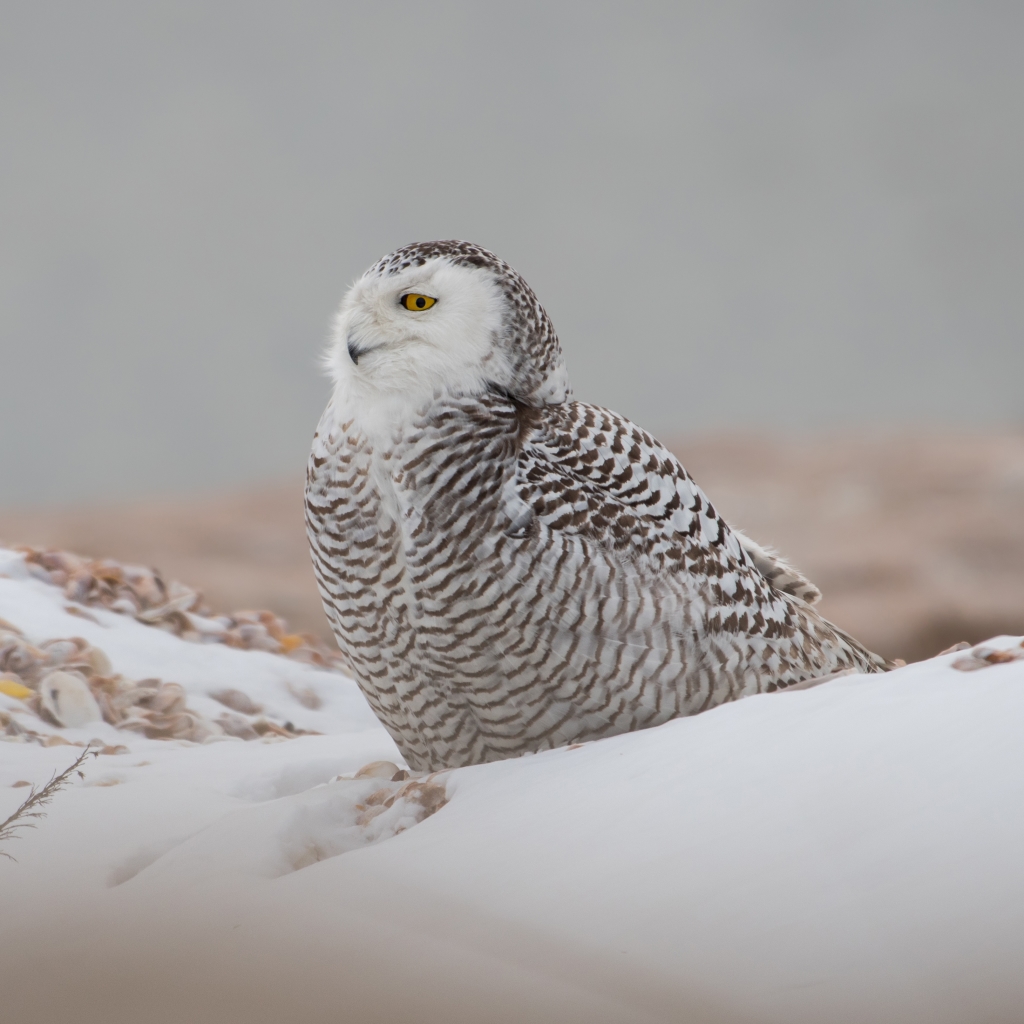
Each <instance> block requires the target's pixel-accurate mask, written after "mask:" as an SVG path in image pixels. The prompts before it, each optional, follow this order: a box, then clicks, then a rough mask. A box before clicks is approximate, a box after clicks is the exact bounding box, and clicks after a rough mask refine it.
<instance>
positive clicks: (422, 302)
mask: <svg viewBox="0 0 1024 1024" xmlns="http://www.w3.org/2000/svg"><path fill="white" fill-rule="evenodd" d="M398 301H399V302H400V303H401V304H402V305H403V306H405V308H406V309H411V310H412V311H413V312H414V313H416V312H419V311H420V310H421V309H430V307H431V306H432V305H434V303H435V302H437V299H432V298H431V297H430V296H429V295H420V294H418V293H417V292H409V294H408V295H403V296H402V297H401V298H400V299H399V300H398Z"/></svg>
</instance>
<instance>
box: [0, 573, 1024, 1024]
mask: <svg viewBox="0 0 1024 1024" xmlns="http://www.w3.org/2000/svg"><path fill="white" fill-rule="evenodd" d="M2 557H3V556H0V558H2ZM2 565H3V567H2V568H0V572H7V574H8V578H0V618H3V619H6V620H7V621H8V622H10V623H11V624H13V625H15V626H17V627H18V628H19V629H20V630H21V631H23V632H24V633H25V634H26V636H28V637H29V639H31V640H33V641H34V642H39V641H42V640H44V639H47V638H51V637H57V636H59V637H68V636H80V637H83V638H84V639H86V640H88V641H89V643H90V644H94V645H96V646H98V647H100V648H101V649H102V650H103V651H105V653H106V654H107V655H108V657H109V659H110V661H111V663H112V665H113V668H114V669H115V670H116V671H117V672H119V673H122V674H124V675H125V676H127V677H130V678H141V677H146V676H159V677H160V678H162V679H164V680H167V681H173V682H177V683H179V684H181V685H182V686H183V687H184V688H185V689H186V691H187V693H188V700H189V702H190V705H194V706H196V707H197V708H200V709H201V710H202V711H203V713H204V714H210V715H212V714H213V713H214V712H215V710H216V709H217V708H218V707H219V705H218V704H217V703H216V702H215V701H213V700H212V698H210V697H209V696H208V694H209V693H210V692H211V691H214V690H218V689H223V688H231V689H237V690H240V691H243V692H244V693H246V694H248V695H250V696H251V697H252V699H253V700H254V701H257V702H259V703H260V704H262V705H264V707H265V713H266V714H267V715H271V716H275V719H280V720H288V721H293V722H294V723H295V725H296V726H298V727H299V728H302V729H308V730H315V731H316V732H318V733H321V734H322V735H300V736H297V737H296V738H291V739H286V738H282V737H279V736H265V737H263V738H262V739H260V740H255V741H251V742H243V741H241V740H238V739H233V738H230V737H219V736H218V737H213V740H214V741H213V742H206V743H198V744H197V743H187V742H184V741H179V740H157V739H147V738H146V737H144V736H141V735H138V734H133V733H126V732H125V731H124V730H118V729H115V728H114V727H113V726H110V725H108V724H105V723H93V724H92V725H90V726H89V727H87V728H85V729H81V730H69V729H59V728H57V727H55V726H52V725H50V726H47V725H45V724H43V723H40V722H39V721H38V719H36V720H35V729H34V731H36V732H37V733H38V734H39V735H40V737H43V736H44V734H45V736H60V737H61V738H62V739H64V740H67V741H70V742H87V741H89V740H92V739H94V738H95V739H97V740H101V741H102V742H103V743H104V744H106V745H107V746H108V747H109V748H110V749H116V746H124V747H127V751H126V752H125V753H120V754H107V755H101V756H99V757H98V758H96V759H95V760H94V761H92V762H90V764H89V766H88V767H87V769H86V779H85V781H84V782H80V783H78V784H76V785H75V786H74V787H73V788H71V789H70V790H68V791H65V792H63V793H61V794H59V795H58V796H57V797H56V799H55V800H54V802H53V804H52V805H51V809H50V812H49V815H48V817H47V818H46V819H45V820H43V821H41V822H40V823H39V827H38V828H37V829H35V830H34V831H31V832H25V833H24V836H23V838H22V839H20V840H18V841H16V842H14V843H9V844H7V846H6V849H7V850H8V851H9V852H10V853H12V854H13V855H14V856H16V857H17V858H18V860H17V862H16V863H12V862H8V861H0V940H2V954H0V1002H2V1004H3V1008H4V1013H3V1017H4V1019H5V1020H8V1019H9V1020H11V1021H17V1022H22V1021H25V1022H35V1021H40V1022H42V1021H47V1022H49V1021H54V1020H61V1019H75V1020H76V1021H81V1022H92V1021H97V1022H98V1021H104V1022H110V1021H132V1022H139V1021H142V1022H149V1021H154V1022H163V1021H167V1022H171V1021H175V1022H179V1021H184V1020H188V1021H198V1022H206V1021H209V1022H215V1021H216V1022H218V1024H223V1022H227V1021H236V1020H238V1021H241V1020H245V1021H264V1020H266V1021H284V1020H289V1021H291V1020H295V1021H321V1020H323V1021H353V1022H359V1024H361V1022H363V1021H381V1022H385V1021H398V1020H416V1021H420V1022H424V1021H430V1022H432V1021H438V1022H440V1021H445V1022H451V1021H462V1020H465V1021H476V1022H480V1021H487V1022H497V1021H508V1022H512V1021H526V1020H530V1021H534V1020H538V1021H559V1022H570V1021H580V1022H582V1021H588V1022H592V1021H629V1022H634V1021H636V1022H641V1021H666V1022H668V1021H672V1022H678V1021H758V1022H776V1021H778V1022H780V1024H781V1022H786V1024H800V1022H805V1021H806V1022H815V1024H819V1022H821V1021H829V1022H855V1021H856V1022H862V1021H894V1022H895V1021H898V1022H901V1024H902V1022H911V1021H928V1022H929V1024H941V1022H946V1021H948V1022H962V1021H967V1020H971V1021H978V1020H985V1021H1004V1020H1005V1021H1020V1020H1021V1019H1022V1018H1024V1012H1022V1007H1024V972H1022V971H1021V969H1020V965H1021V964H1022V963H1024V872H1022V871H1021V869H1020V865H1021V863H1022V859H1024V857H1022V855H1024V813H1022V811H1024V743H1022V741H1021V737H1022V726H1024V660H1020V659H1016V660H1007V661H1005V662H1001V661H1000V660H999V659H1000V658H1001V657H1007V658H1009V656H1010V655H1009V654H1006V655H1000V654H998V653H993V652H999V651H1005V652H1010V653H1016V652H1017V651H1019V650H1020V649H1021V648H1020V647H1019V645H1020V642H1021V641H1020V638H1009V637H1003V638H998V639H997V640H994V641H991V642H990V643H989V645H988V648H989V649H988V650H982V651H981V652H980V653H981V654H982V655H988V658H989V660H985V661H982V660H981V659H979V658H977V657H974V656H973V655H970V654H952V655H948V656H944V657H940V658H935V659H932V660H931V661H929V662H925V663H920V664H917V665H911V666H909V667H907V668H903V669H900V670H898V671H896V672H892V673H890V674H888V675H885V676H869V677H858V676H849V677H846V678H843V679H838V680H835V681H833V682H830V683H827V684H825V685H823V686H820V687H818V688H816V689H811V690H808V691H803V692H798V693H780V694H772V695H766V696H762V697H752V698H748V699H746V700H743V701H740V702H738V703H736V704H732V705H725V706H723V707H721V708H717V709H715V710H713V711H710V712H707V713H705V714H703V715H700V716H698V717H695V718H690V719H682V720H679V721H675V722H671V723H669V724H668V725H665V726H662V727H661V728H658V729H652V730H647V731H645V732H641V733H634V734H631V735H628V736H622V737H617V738H614V739H610V740H605V741H601V742H598V743H591V744H586V745H583V746H578V747H575V748H567V749H562V750H557V751H551V752H549V753H544V754H540V755H536V756H530V757H524V758H521V759H518V760H514V761H506V762H500V763H496V764H490V765H481V766H478V767H474V768H468V769H460V770H458V771H454V772H449V773H442V774H441V775H440V776H437V777H434V778H431V779H428V780H413V781H411V782H408V781H405V780H403V779H401V778H399V779H396V780H395V781H391V779H390V777H383V778H382V777H379V776H380V775H381V774H383V775H385V776H388V771H389V769H385V770H384V771H383V772H377V773H376V774H371V775H370V776H369V777H365V776H364V777H362V778H345V779H340V780H337V776H339V775H348V776H351V775H353V773H355V772H356V770H357V769H359V768H360V766H362V765H365V764H366V763H367V762H372V761H391V762H394V763H395V764H399V765H400V761H399V758H398V754H397V751H396V750H395V748H394V745H393V744H392V742H391V740H390V738H389V737H388V736H387V734H386V733H385V732H384V730H383V729H382V728H381V727H380V726H379V725H378V724H377V723H376V720H375V719H374V718H373V716H372V714H371V713H370V712H369V710H368V709H367V707H366V705H365V704H364V703H363V701H362V698H361V696H360V695H359V693H358V690H357V688H356V687H355V686H354V684H353V683H352V682H351V681H350V680H347V679H345V678H344V677H343V676H340V675H337V674H336V673H331V672H326V671H322V670H318V669H316V668H314V667H311V666H308V665H303V664H299V663H296V662H293V661H290V660H288V659H286V658H283V657H280V656H277V655H273V654H267V653H262V652H256V651H241V650H233V649H230V648H226V647H221V646H218V645H211V646H206V645H199V644H190V643H187V642H185V641H183V640H181V639H179V638H178V637H175V636H172V635H170V634H167V633H163V632H161V631H159V630H156V629H153V628H150V627H147V626H144V625H141V624H139V623H137V622H135V621H133V620H131V619H129V618H126V617H125V616H120V615H117V614H115V613H111V612H106V611H102V610H95V609H93V610H92V611H93V614H94V615H95V618H96V620H97V622H95V623H93V622H89V621H87V620H83V619H81V618H79V617H77V616H75V615H72V614H69V613H68V612H66V611H65V606H66V604H67V601H66V599H65V598H64V596H63V594H62V593H61V591H60V590H58V589H57V588H55V587H52V586H48V585H46V584H44V583H42V582H40V581H38V580H35V579H32V578H30V577H28V576H27V575H25V574H21V573H19V568H18V565H19V563H18V559H17V558H16V557H14V556H8V557H7V560H6V562H3V563H2ZM965 658H966V659H968V660H969V661H973V662H977V663H978V664H977V666H974V665H963V667H978V668H979V671H961V670H958V669H955V668H954V667H953V663H954V662H956V661H958V660H961V661H962V659H965ZM310 687H311V688H313V689H314V690H315V692H316V693H317V694H318V695H319V697H320V698H321V700H322V704H321V706H320V707H319V708H316V709H313V708H309V707H307V706H306V705H304V704H303V703H302V701H300V700H299V699H298V698H297V697H296V696H295V694H296V693H302V692H303V691H304V690H305V689H306V688H310ZM23 703H24V702H19V701H18V700H17V699H16V698H14V697H0V708H2V709H3V710H4V711H5V712H6V714H7V715H8V716H15V717H19V718H20V719H23V720H25V721H27V720H28V717H29V715H30V713H29V712H27V711H25V710H24V707H23ZM19 706H20V707H21V710H18V709H19ZM221 710H223V709H221ZM15 738H18V737H15ZM21 738H22V739H23V738H24V737H23V736H22V737H21ZM54 742H59V741H54ZM76 753H78V748H73V747H70V746H66V745H56V746H43V745H42V744H41V742H38V741H37V742H8V743H0V820H2V819H3V818H5V817H6V816H7V815H8V814H9V813H11V812H12V811H13V810H14V808H15V807H17V806H18V804H19V803H20V801H21V800H22V799H23V797H24V795H25V793H26V792H27V789H26V788H24V787H17V788H15V787H14V784H15V783H17V782H19V781H28V782H32V783H37V784H38V783H41V782H44V781H45V780H46V779H47V778H49V776H50V774H51V773H52V772H53V771H55V770H59V769H62V768H64V767H66V765H67V764H68V763H70V761H71V760H72V759H73V757H74V755H75V754H76ZM332 780H336V781H332ZM445 800H447V803H445V802H444V801H445Z"/></svg>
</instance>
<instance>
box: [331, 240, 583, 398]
mask: <svg viewBox="0 0 1024 1024" xmlns="http://www.w3.org/2000/svg"><path fill="white" fill-rule="evenodd" d="M327 364H328V369H329V371H330V373H331V375H332V377H333V378H334V380H335V385H336V393H337V394H338V397H339V398H341V399H342V400H343V401H345V403H346V404H349V405H351V404H357V405H363V406H366V405H369V404H373V403H376V404H378V405H380V404H382V403H383V404H385V405H389V406H392V407H398V406H408V407H410V408H411V407H413V406H418V405H422V404H423V403H424V402H429V401H431V400H432V399H434V398H441V397H445V396H455V395H474V394H482V393H484V392H485V391H495V390H497V391H499V392H501V393H503V394H507V395H509V396H510V397H512V398H513V399H515V401H517V402H519V403H521V404H523V405H528V406H541V405H551V404H556V403H559V402H564V401H566V400H567V399H568V397H569V395H570V389H569V379H568V374H567V373H566V369H565V362H564V360H563V358H562V349H561V346H560V345H559V344H558V337H557V336H556V334H555V330H554V327H553V326H552V324H551V321H550V320H549V319H548V315H547V313H545V312H544V308H543V307H542V306H541V304H540V303H539V302H538V301H537V297H536V296H535V295H534V294H533V290H532V289H531V288H530V286H529V285H528V284H527V283H526V282H525V281H524V280H523V278H522V277H520V275H519V274H518V273H516V271H515V270H513V269H512V268H511V267H510V266H509V265H508V264H507V263H505V262H504V261H502V260H500V259H498V257H497V256H495V255H493V253H490V252H488V251H487V250H486V249H481V248H480V246H478V245H473V244H472V243H470V242H458V241H444V242H417V243H414V244H413V245H407V246H405V247H403V248H401V249H397V250H395V252H393V253H390V254H389V255H388V256H385V257H384V258H383V259H381V260H380V261H378V262H377V263H375V264H374V265H373V266H372V267H370V269H369V270H367V271H366V273H365V274H363V276H362V277H361V278H359V280H358V281H356V283H355V284H354V285H352V287H351V288H350V289H349V291H348V294H347V295H346V296H345V299H344V301H343V302H342V304H341V308H340V310H339V311H338V314H337V317H336V318H335V321H334V330H333V336H332V342H331V347H330V350H329V352H328V355H327Z"/></svg>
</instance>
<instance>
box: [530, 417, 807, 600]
mask: <svg viewBox="0 0 1024 1024" xmlns="http://www.w3.org/2000/svg"><path fill="white" fill-rule="evenodd" d="M526 417H527V422H526V423H524V429H523V431H522V435H521V449H520V454H519V460H518V465H517V476H516V486H515V490H516V497H517V498H518V499H519V501H520V502H521V503H522V504H521V505H520V506H519V507H518V508H517V509H515V510H510V511H511V515H510V518H511V519H512V520H513V522H512V527H511V529H513V530H515V529H520V530H522V529H526V528H528V526H529V524H530V523H531V522H532V520H533V519H534V518H536V520H538V521H539V522H541V523H543V524H544V525H546V526H547V527H548V528H550V529H551V530H557V531H565V532H569V533H578V534H581V535H584V536H587V537H590V538H591V539H593V540H595V541H597V542H599V543H601V544H602V545H603V546H605V547H606V548H610V549H612V550H613V551H614V552H615V553H616V554H617V555H618V556H619V557H620V558H621V559H622V560H623V561H628V562H631V563H633V564H634V565H638V566H639V565H643V566H645V567H646V568H648V569H650V570H653V571H654V572H656V573H658V574H660V573H670V574H671V573H677V572H684V571H689V572H693V573H696V574H701V575H704V576H708V577H712V578H713V579H714V580H715V589H717V590H721V588H722V587H725V588H726V590H725V592H724V593H722V594H721V597H722V599H723V604H726V605H728V604H730V603H732V602H731V601H730V600H729V598H730V597H733V596H734V595H735V588H736V587H737V586H738V587H739V588H740V590H744V589H749V588H750V587H753V588H754V589H755V591H757V593H756V594H753V595H750V596H752V597H755V598H760V599H761V601H760V603H764V604H768V605H770V604H774V603H776V602H777V601H778V595H780V594H786V595H789V596H790V597H793V598H796V599H798V600H799V601H802V602H805V603H807V604H813V603H815V602H816V601H817V600H818V599H819V598H820V596H821V594H820V592H819V591H818V589H817V587H815V586H814V585H813V584H812V583H810V582H809V581H808V580H807V579H805V578H804V576H802V575H801V574H800V573H799V572H798V571H797V570H795V569H794V568H793V567H792V566H790V565H788V564H787V563H786V562H784V561H783V560H782V559H781V558H779V557H778V556H777V555H776V554H775V553H774V552H772V551H771V550H769V549H767V548H764V547H762V546H760V545H759V544H757V543H755V542H754V541H752V540H751V539H750V538H748V537H746V536H745V535H744V534H743V533H741V532H740V531H738V530H734V529H732V528H731V527H730V526H729V525H728V524H727V523H726V522H725V520H724V519H723V518H722V517H721V516H720V515H719V514H718V512H717V511H716V510H715V507H714V506H713V505H712V504H711V502H710V501H708V499H707V496H706V495H705V494H704V492H703V491H701V489H700V488H699V487H698V486H697V484H696V483H695V482H694V481H693V478H692V477H691V476H690V475H689V473H687V471H686V469H685V468H684V467H683V465H682V463H681V462H680V461H679V460H678V459H677V458H676V457H675V456H674V455H673V454H672V453H671V452H670V451H668V449H667V448H665V447H664V445H662V444H661V443H659V442H658V441H657V440H655V439H654V438H653V437H651V435H650V434H648V433H647V432H646V431H644V430H642V429H641V428H640V427H638V426H636V425H635V424H634V423H631V422H630V421H629V420H627V419H625V418H624V417H622V416H619V415H618V414H616V413H614V412H611V411H609V410H607V409H602V408H599V407H597V406H593V405H587V404H585V403H582V402H570V403H566V404H563V405H556V406H547V407H545V408H543V409H539V410H527V411H526ZM730 590H731V591H732V593H730ZM773 592H774V593H773ZM716 603H717V602H716ZM743 603H747V602H746V601H744V602H743Z"/></svg>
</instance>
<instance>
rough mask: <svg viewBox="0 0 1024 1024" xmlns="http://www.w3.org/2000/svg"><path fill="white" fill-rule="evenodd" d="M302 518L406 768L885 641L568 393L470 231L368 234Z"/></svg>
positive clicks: (540, 337)
mask: <svg viewBox="0 0 1024 1024" xmlns="http://www.w3.org/2000/svg"><path fill="white" fill-rule="evenodd" d="M327 359H328V365H329V369H330V373H331V376H332V378H333V381H334V387H333V394H332V397H331V400H330V402H329V404H328V406H327V409H326V411H325V412H324V415H323V418H322V419H321V421H320V425H319V427H318V429H317V433H316V436H315V438H314V440H313V450H312V453H311V455H310V460H309V465H308V472H307V483H306V524H307V531H308V534H309V543H310V547H311V551H312V558H313V566H314V569H315V572H316V577H317V581H318V584H319V587H320V593H321V596H322V597H323V602H324V608H325V610H326V612H327V617H328V619H329V620H330V623H331V626H332V628H333V630H334V634H335V636H336V637H337V640H338V644H339V646H340V647H341V649H342V651H343V652H344V653H345V655H346V656H347V657H348V659H349V661H350V663H351V666H352V671H353V673H354V675H355V678H356V681H357V682H358V683H359V686H360V687H361V688H362V691H363V693H364V694H365V695H366V698H367V700H368V701H369V703H370V705H371V707H372V708H373V710H374V712H375V713H376V714H377V716H378V717H379V718H380V720H381V721H382V722H383V723H384V725H385V726H386V727H387V729H388V731H389V732H390V733H391V735H392V736H393V737H394V739H395V742H396V743H397V744H398V747H399V749H400V750H401V752H402V754H403V756H404V757H405V758H406V760H407V761H408V763H409V766H410V767H411V768H412V769H414V770H417V771H427V770H435V769H439V768H451V767H457V766H461V765H468V764H476V763H478V762H482V761H493V760H497V759H499V758H505V757H511V756H515V755H518V754H522V753H524V752H527V751H537V750H544V749H548V748H551V747H558V746H562V745H564V744H569V743H573V742H582V741H585V740H592V739H597V738H600V737H602V736H611V735H614V734H616V733H621V732H626V731H629V730H633V729H643V728H647V727H649V726H654V725H659V724H661V723H663V722H666V721H668V720H669V719H671V718H676V717H678V716H680V715H691V714H695V713H697V712H699V711H704V710H706V709H707V708H711V707H714V706H715V705H718V704H721V703H723V702H724V701H729V700H735V699H736V698H738V697H743V696H746V695H748V694H754V693H763V692H766V691H772V690H777V689H781V688H784V687H786V686H788V685H792V684H795V683H797V682H799V681H801V680H806V679H810V678H813V677H817V676H821V675H825V674H829V673H832V672H836V671H840V670H843V669H847V668H852V669H857V670H859V671H863V672H877V671H882V670H883V669H884V668H885V667H886V666H885V663H884V662H883V661H882V659H881V658H880V657H878V656H877V655H875V654H872V653H871V652H870V651H868V650H866V649H865V648H864V647H863V646H861V644H859V643H858V642H857V641H856V640H854V639H853V638H852V637H850V636H848V635H847V634H845V633H843V632H842V631H841V630H840V629H838V628H837V627H835V626H833V625H832V624H831V623H829V622H827V621H826V620H825V619H823V618H822V617H821V616H820V615H819V614H818V613H817V612H816V611H815V610H814V607H813V605H814V603H815V601H816V600H817V599H818V597H819V596H820V595H819V593H818V591H817V589H816V588H815V587H814V586H813V585H812V584H811V583H809V582H808V581H807V580H806V579H805V578H804V577H803V576H801V575H800V573H798V572H797V571H795V570H794V569H793V568H792V567H790V566H789V565H787V564H786V563H785V562H783V561H782V560H781V559H779V558H778V557H776V556H775V555H774V554H773V553H772V552H770V551H768V550H766V549H764V548H762V547H760V546H759V545H757V544H755V543H754V542H753V541H752V540H750V539H749V538H748V537H745V536H744V535H743V534H742V533H740V532H739V531H738V530H735V529H732V528H731V527H730V526H729V525H728V524H727V523H726V522H725V521H724V520H723V519H722V517H721V516H720V515H719V514H718V512H717V511H716V510H715V507H714V506H713V505H712V504H711V502H710V501H709V500H708V499H707V497H705V495H704V493H703V492H702V491H701V489H700V488H699V487H698V486H697V485H696V484H695V483H694V481H693V479H692V478H691V477H690V476H689V474H688V473H687V472H686V470H685V469H684V468H683V466H682V464H681V463H680V462H679V461H678V459H676V457H675V456H674V455H672V453H671V452H669V451H668V450H667V449H666V448H665V447H664V446H663V445H661V444H659V443H658V441H656V440H655V439H654V438H653V437H651V436H650V434H648V433H646V432H645V431H644V430H642V429H641V428H640V427H638V426H635V425H634V424H633V423H631V422H630V421H629V420H627V419H624V418H623V417H622V416H619V415H617V414H616V413H614V412H610V411H609V410H607V409H602V408H598V407H597V406H593V405H587V404H585V403H583V402H577V401H574V400H573V399H572V393H571V391H570V387H569V378H568V374H567V372H566V368H565V363H564V361H563V359H562V352H561V348H560V346H559V343H558V338H557V337H556V335H555V331H554V328H553V326H552V324H551V321H550V320H549V319H548V316H547V314H546V313H545V311H544V309H543V307H542V306H541V305H540V303H539V302H538V301H537V298H536V296H535V295H534V293H533V291H532V290H531V289H530V287H529V285H527V283H526V282H525V281H524V280H523V278H522V277H520V275H519V274H518V273H517V272H516V271H515V270H513V269H512V268H511V267H510V266H509V265H508V264H507V263H505V262H503V261H502V260H500V259H498V258H497V257H496V256H494V255H493V254H491V253H490V252H488V251H487V250H485V249H482V248H480V247H479V246H477V245H473V244H470V243H468V242H459V241H443V242H423V243H418V244H414V245H409V246H406V247H405V248H402V249H398V250H397V251H396V252H393V253H391V254H390V255H388V256H385V257H384V258H383V259H382V260H380V261H379V262H378V263H376V264H375V265H374V266H372V267H371V268H370V269H369V270H368V271H367V272H366V273H365V274H364V275H363V276H362V277H361V278H360V279H359V280H358V281H357V282H356V283H355V284H354V285H353V286H352V288H351V289H350V291H349V292H348V294H347V296H346V297H345V300H344V302H343V303H342V306H341V309H340V310H339V312H338V315H337V318H336V320H335V324H334V332H333V342H332V345H331V348H330V351H329V353H328V357H327Z"/></svg>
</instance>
